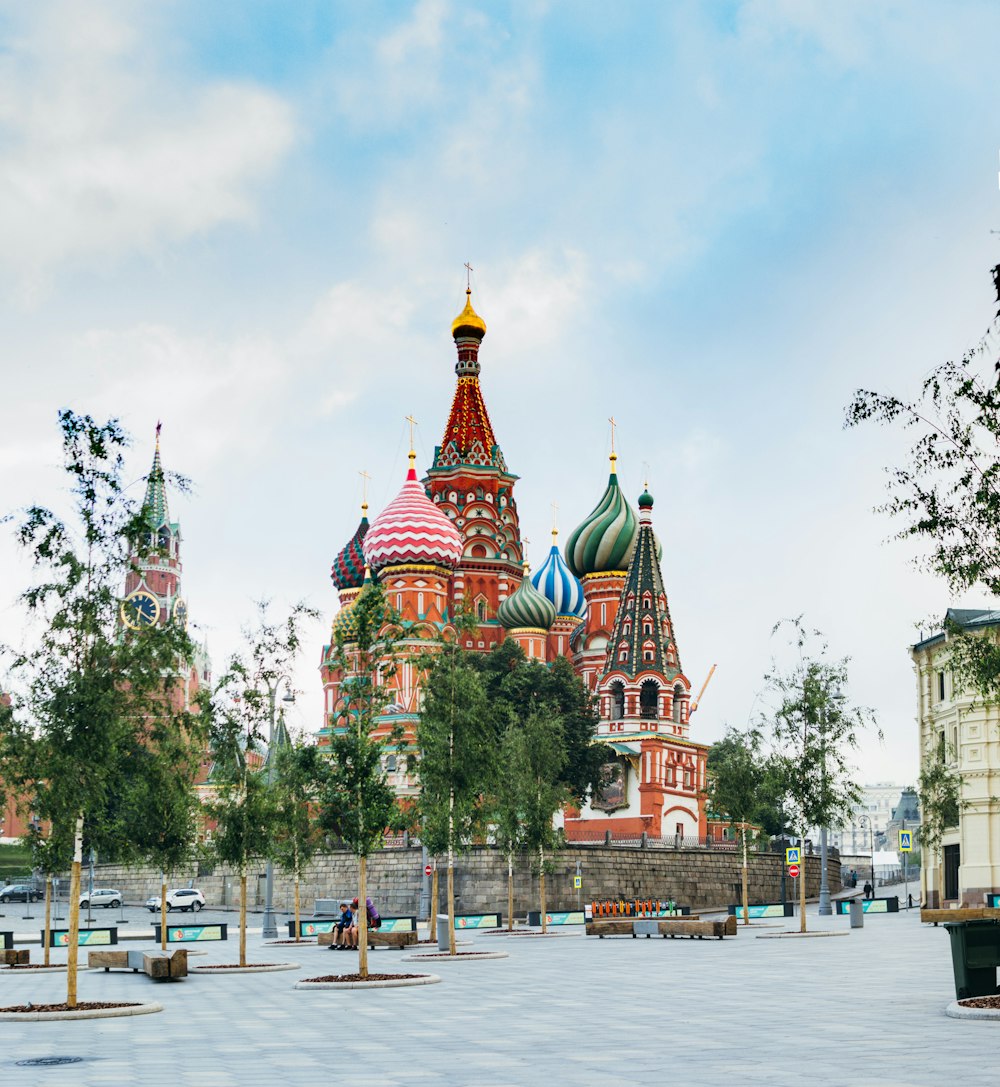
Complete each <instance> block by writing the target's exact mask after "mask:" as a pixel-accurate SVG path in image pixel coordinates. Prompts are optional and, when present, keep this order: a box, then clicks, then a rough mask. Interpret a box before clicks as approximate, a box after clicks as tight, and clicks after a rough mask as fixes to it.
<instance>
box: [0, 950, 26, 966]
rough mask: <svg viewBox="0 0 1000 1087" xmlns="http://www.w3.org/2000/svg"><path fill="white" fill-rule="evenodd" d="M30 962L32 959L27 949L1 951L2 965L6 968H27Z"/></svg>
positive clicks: (0, 960)
mask: <svg viewBox="0 0 1000 1087" xmlns="http://www.w3.org/2000/svg"><path fill="white" fill-rule="evenodd" d="M30 961H31V957H30V954H29V952H28V949H27V948H26V947H23V948H13V947H5V948H3V949H0V963H2V964H3V965H4V966H27V965H28V963H29V962H30Z"/></svg>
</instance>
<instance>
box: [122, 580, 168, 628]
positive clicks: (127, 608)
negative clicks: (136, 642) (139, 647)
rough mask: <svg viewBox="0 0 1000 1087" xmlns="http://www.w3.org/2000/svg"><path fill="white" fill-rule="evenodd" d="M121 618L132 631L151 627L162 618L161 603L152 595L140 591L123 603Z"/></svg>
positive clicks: (143, 590) (127, 597)
mask: <svg viewBox="0 0 1000 1087" xmlns="http://www.w3.org/2000/svg"><path fill="white" fill-rule="evenodd" d="M121 616H122V622H123V623H124V624H125V625H126V626H127V627H131V629H132V630H141V629H142V628H143V627H151V626H152V625H153V624H154V623H155V622H156V620H157V619H159V617H160V602H159V601H158V600H157V599H156V597H155V596H153V594H152V593H150V592H147V591H146V590H145V589H139V590H137V591H136V592H134V593H132V594H131V595H129V596H126V597H125V599H124V600H123V601H122V609H121Z"/></svg>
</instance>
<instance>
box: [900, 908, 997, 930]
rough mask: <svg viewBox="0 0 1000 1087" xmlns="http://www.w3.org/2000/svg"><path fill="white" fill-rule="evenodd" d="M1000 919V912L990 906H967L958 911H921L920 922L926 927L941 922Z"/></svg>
mask: <svg viewBox="0 0 1000 1087" xmlns="http://www.w3.org/2000/svg"><path fill="white" fill-rule="evenodd" d="M996 918H1000V910H998V909H993V908H992V907H990V906H965V907H963V908H962V909H957V910H921V911H920V920H921V921H922V922H923V923H924V924H925V925H926V924H931V925H935V926H936V925H937V924H938V923H939V922H941V921H983V920H994V919H996Z"/></svg>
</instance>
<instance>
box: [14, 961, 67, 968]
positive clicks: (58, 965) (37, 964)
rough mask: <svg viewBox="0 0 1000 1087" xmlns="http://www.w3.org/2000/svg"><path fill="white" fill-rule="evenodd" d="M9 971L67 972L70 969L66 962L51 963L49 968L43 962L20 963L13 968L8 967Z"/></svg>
mask: <svg viewBox="0 0 1000 1087" xmlns="http://www.w3.org/2000/svg"><path fill="white" fill-rule="evenodd" d="M7 969H8V970H66V969H68V967H67V966H66V964H65V963H64V962H54V963H50V964H49V965H48V966H46V965H45V963H43V962H18V963H14V965H13V966H8V967H7Z"/></svg>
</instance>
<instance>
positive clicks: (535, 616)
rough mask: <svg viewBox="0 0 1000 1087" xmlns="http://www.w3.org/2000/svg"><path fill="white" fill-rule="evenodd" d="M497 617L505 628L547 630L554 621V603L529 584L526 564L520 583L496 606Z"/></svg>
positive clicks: (529, 579)
mask: <svg viewBox="0 0 1000 1087" xmlns="http://www.w3.org/2000/svg"><path fill="white" fill-rule="evenodd" d="M497 618H498V619H499V620H500V623H501V624H502V626H503V627H504V628H505V629H506V630H517V629H527V630H548V629H549V627H551V626H552V624H553V623H554V622H555V621H556V609H555V605H554V604H553V603H552V601H551V600H549V599H548V598H547V597H545V596H542V594H541V593H540V592H539V591H538V590H537V589H536V588H535V586H534V585H532V584H531V578H530V577H528V569H527V565H525V570H524V577H523V578H522V579H521V584H520V585H519V586H518V587H517V589H516V591H515V592H513V593H511V595H510V596H508V597H507V599H506V600H505V601H503V603H502V604H501V605H500V607H499V608H497Z"/></svg>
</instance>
